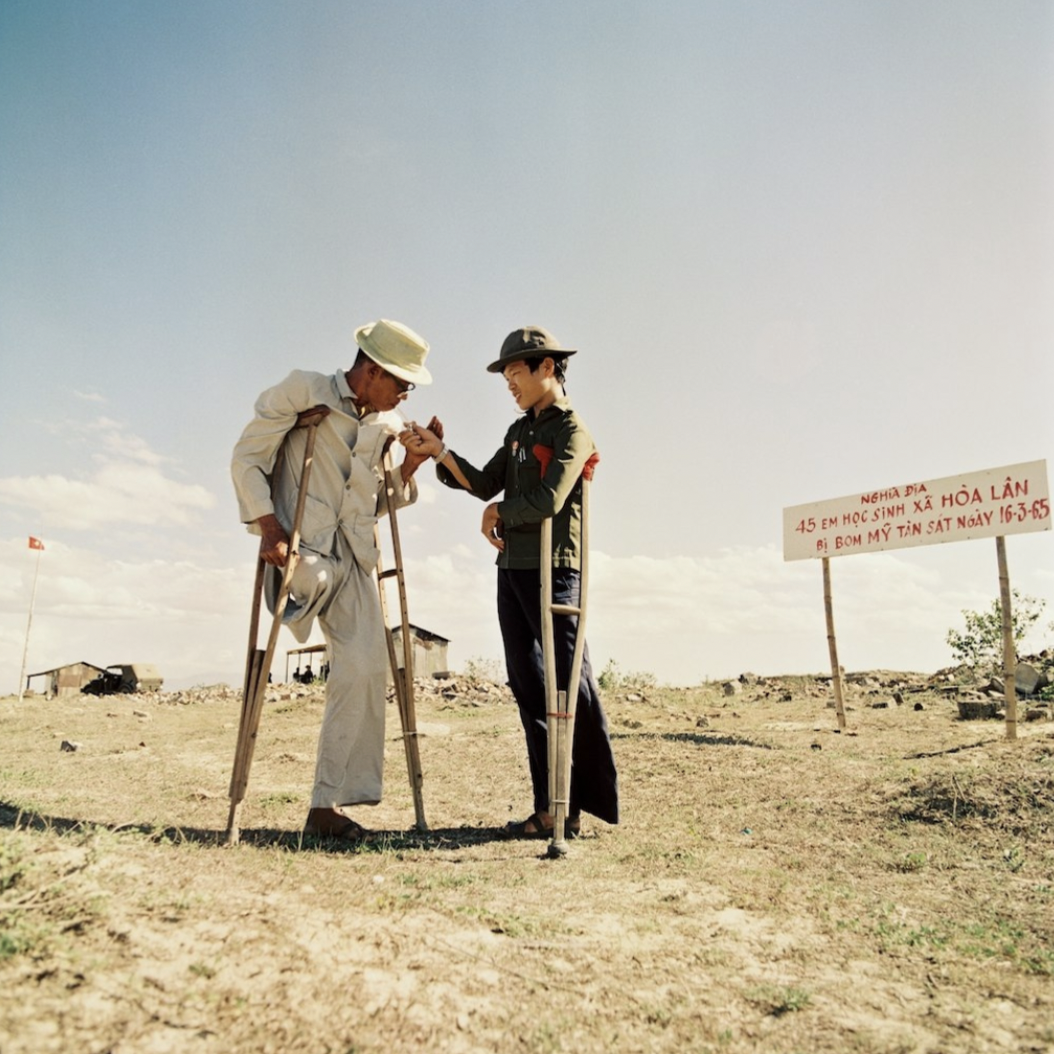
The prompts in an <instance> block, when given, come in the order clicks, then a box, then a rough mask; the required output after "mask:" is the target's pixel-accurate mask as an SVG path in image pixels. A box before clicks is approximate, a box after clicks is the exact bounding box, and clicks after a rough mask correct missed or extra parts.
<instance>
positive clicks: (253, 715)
mask: <svg viewBox="0 0 1054 1054" xmlns="http://www.w3.org/2000/svg"><path fill="white" fill-rule="evenodd" d="M318 425H319V419H315V420H314V421H310V422H308V423H307V425H306V427H307V429H308V433H307V442H306V445H305V447H304V463H303V466H302V468H301V470H300V490H299V491H298V492H297V498H296V512H295V513H294V515H293V529H292V533H291V534H290V536H289V555H288V556H287V557H286V562H285V568H284V571H283V574H282V585H281V587H280V589H279V591H278V597H277V599H276V600H275V606H274V617H273V618H272V620H271V632H270V634H269V635H268V637H267V647H266V648H264V649H262V650H261V649H260V648H258V647H257V641H258V638H259V629H260V608H261V606H262V594H263V584H264V573H265V571H266V568H267V565H266V564H265V563H264V561H263V558H262V557H259V556H258V557H257V558H256V579H255V584H254V586H253V604H252V614H251V616H250V618H249V648H248V654H247V655H246V660H245V681H244V684H243V686H242V713H241V720H240V722H239V725H238V742H237V746H236V747H235V750H234V768H233V770H232V771H231V785H230V791H229V794H228V796H229V797H230V800H231V808H230V813H229V814H228V816H227V844H228V845H237V844H238V806H239V805H241V803H242V801H243V799H244V798H245V791H246V788H247V787H248V785H249V769H250V768H251V766H252V762H253V751H254V750H255V749H256V734H257V732H258V731H259V729H260V715H261V714H262V712H263V701H264V695H265V692H266V689H267V675H268V672H269V670H270V669H271V660H272V659H273V658H274V651H275V645H276V644H277V643H278V631H279V630H280V629H281V628H282V615H283V614H284V613H285V608H286V603H287V602H288V600H289V585H290V582H291V581H292V579H293V572H294V571H295V570H296V565H297V561H298V560H299V559H300V554H299V552H298V551H297V550H298V547H299V545H300V525H301V523H302V522H303V519H304V505H305V504H306V502H307V484H308V479H309V478H310V476H311V462H312V460H313V458H314V455H315V433H316V430H317V428H318ZM285 445H286V444H285V442H283V443H282V446H281V447H280V448H279V451H278V456H277V457H276V458H275V465H274V469H273V471H272V473H271V489H272V492H273V491H274V488H275V487H276V486H277V483H278V478H279V475H280V473H281V471H282V462H283V459H284V457H285Z"/></svg>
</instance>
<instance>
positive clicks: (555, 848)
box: [545, 839, 567, 860]
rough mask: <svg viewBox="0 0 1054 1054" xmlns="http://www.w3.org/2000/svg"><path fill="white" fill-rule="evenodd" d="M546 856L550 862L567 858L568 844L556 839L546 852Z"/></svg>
mask: <svg viewBox="0 0 1054 1054" xmlns="http://www.w3.org/2000/svg"><path fill="white" fill-rule="evenodd" d="M545 855H546V856H547V857H549V859H550V860H560V859H562V858H563V857H565V856H567V842H564V841H559V842H558V841H556V840H555V839H554V840H553V841H551V842H550V843H549V848H548V849H547V850H546V851H545Z"/></svg>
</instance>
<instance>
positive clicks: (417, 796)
mask: <svg viewBox="0 0 1054 1054" xmlns="http://www.w3.org/2000/svg"><path fill="white" fill-rule="evenodd" d="M319 423H320V419H315V420H313V421H309V422H307V423H306V424H305V425H303V426H301V427H306V428H307V429H308V433H307V441H306V444H305V447H304V461H303V465H302V467H301V472H300V488H299V491H298V492H297V501H296V511H295V513H294V516H293V527H292V532H291V533H290V536H289V555H288V557H287V558H286V564H285V568H284V569H283V573H282V584H281V586H280V587H279V591H278V596H277V598H276V600H275V605H274V613H273V618H272V621H271V630H270V633H269V634H268V637H267V645H266V647H265V648H263V649H261V648H259V647H258V646H257V645H258V640H259V630H260V609H261V606H262V597H263V587H264V575H265V571H266V567H267V565H266V564H265V563H264V561H263V559H262V558H260V557H258V558H257V561H256V579H255V584H254V586H253V602H252V614H251V616H250V620H249V647H248V653H247V656H246V662H245V681H244V685H243V690H242V711H241V720H240V721H239V724H238V741H237V745H236V747H235V752H234V767H233V769H232V772H231V783H230V791H229V797H230V802H231V805H230V813H229V814H228V817H227V843H228V845H236V844H237V842H238V838H239V830H238V808H239V806H240V805H241V803H242V801H243V800H244V798H245V792H246V789H247V787H248V785H249V769H250V768H251V766H252V760H253V753H254V751H255V749H256V737H257V733H258V732H259V729H260V716H261V714H262V711H263V701H264V695H265V692H266V688H267V681H268V672H269V671H270V669H271V661H272V660H273V658H274V652H275V646H276V644H277V642H278V631H279V630H280V629H281V627H282V616H283V614H284V613H285V609H286V604H287V603H288V601H289V588H290V583H291V582H292V579H293V572H294V571H295V570H296V565H297V561H298V560H299V557H300V554H299V551H298V550H299V545H300V527H301V524H302V523H303V519H304V506H305V504H306V502H307V492H308V480H309V479H310V477H311V464H312V461H313V459H314V452H315V435H316V430H317V429H318V426H319ZM390 446H391V440H390V439H389V440H388V442H387V443H386V445H385V448H384V455H383V462H382V464H383V472H384V497H385V503H386V508H387V512H388V520H389V523H390V525H391V532H392V546H393V549H394V562H395V567H394V568H393V569H392V570H390V571H382V570H381V568H380V565H378V568H377V588H378V590H379V593H380V604H381V614H382V618H383V621H384V632H385V636H386V638H387V643H388V660H389V663H390V665H391V669H392V678H393V680H394V682H395V694H396V699H397V701H398V705H399V718H400V721H401V723H402V730H403V743H404V745H405V748H406V764H407V770H408V772H409V776H410V788H411V792H412V794H413V800H414V813H415V816H416V824H417V829H418V830H419V831H426V830H428V826H427V824H426V823H425V816H424V798H423V792H422V788H423V783H424V778H423V775H422V772H421V759H420V754H419V751H418V744H417V719H416V714H415V709H414V696H413V651H412V642H411V640H410V622H409V615H408V611H407V606H406V583H405V579H404V576H403V566H402V549H401V546H400V543H399V527H398V522H397V520H396V516H395V489H394V488H395V484H394V482H393V479H392V462H391V455H390V452H389V451H390ZM284 457H285V443H283V444H282V446H281V447H280V448H279V451H278V456H277V458H276V459H275V465H274V469H273V471H272V474H271V479H272V488H273V487H274V486H275V485H276V483H277V481H278V478H279V476H280V474H281V470H282V462H283V459H284ZM377 548H378V550H380V544H379V538H378V544H377ZM393 575H394V576H396V577H397V582H398V586H399V607H400V610H401V612H402V638H403V656H404V660H403V668H402V669H401V670H400V669H399V668H398V664H397V661H396V656H395V643H394V639H393V634H392V630H391V628H390V627H389V626H388V616H387V604H386V602H385V596H384V580H385V579H386V578H388V577H390V576H393Z"/></svg>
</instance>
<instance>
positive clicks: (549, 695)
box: [534, 446, 600, 858]
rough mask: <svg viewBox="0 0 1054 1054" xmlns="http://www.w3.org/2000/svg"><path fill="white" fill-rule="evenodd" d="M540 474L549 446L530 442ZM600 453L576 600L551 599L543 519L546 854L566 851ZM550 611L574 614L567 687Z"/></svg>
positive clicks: (585, 503)
mask: <svg viewBox="0 0 1054 1054" xmlns="http://www.w3.org/2000/svg"><path fill="white" fill-rule="evenodd" d="M534 453H535V456H536V457H538V460H539V461H541V462H542V474H543V475H544V474H545V470H546V467H547V466H548V463H549V459H550V458H551V457H552V450H550V449H548V448H546V447H538V446H536V447H535V448H534ZM599 460H600V455H599V454H595V453H594V454H593V456H592V457H590V459H589V460H588V461H587V462H586V464H585V467H584V468H583V470H582V539H581V541H582V570H581V577H580V589H579V595H578V604H554V603H553V520H552V517H551V516H548V517H546V518H545V519H544V520H542V538H541V566H542V576H541V577H542V584H541V590H542V662H543V665H544V670H545V711H546V721H545V723H546V732H547V745H548V758H549V813H550V815H551V816H552V817H553V837H552V840H551V841H550V842H549V849H548V855H549V856H550V857H551V858H556V857H561V856H566V855H567V838H566V832H565V830H564V828H565V827H566V823H567V814H568V810H569V809H570V805H571V752H572V746H573V745H574V736H575V714H576V713H577V712H578V693H579V687H580V684H579V682H580V681H581V679H582V658H583V656H584V654H585V647H586V594H587V590H588V586H589V483H590V480H592V478H593V473H594V472H595V471H596V466H597V462H598V461H599ZM553 615H568V616H572V617H575V616H576V617H577V618H578V625H577V627H576V629H575V650H574V656H573V658H572V660H571V672H570V676H569V677H568V681H567V687H566V689H565V690H563V691H559V690H558V689H557V683H556V654H555V649H554V646H553V645H554V642H553Z"/></svg>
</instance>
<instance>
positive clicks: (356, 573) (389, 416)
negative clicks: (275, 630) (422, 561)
mask: <svg viewBox="0 0 1054 1054" xmlns="http://www.w3.org/2000/svg"><path fill="white" fill-rule="evenodd" d="M355 340H356V343H357V345H358V348H359V351H358V355H357V357H356V359H355V362H354V364H353V365H352V367H351V369H350V370H346V371H345V370H339V371H338V372H337V373H335V374H322V373H311V372H307V371H303V370H294V371H293V372H292V373H291V374H290V375H289V376H288V377H287V378H286V379H285V380H284V381H282V382H281V383H280V384H277V385H275V386H274V387H273V388H268V389H267V391H265V392H264V393H263V394H262V395H261V396H260V397H259V399H257V401H256V415H255V417H254V418H253V420H252V421H251V422H250V423H249V424H248V425H247V426H246V428H245V431H244V432H243V433H242V436H241V438H240V439H239V440H238V442H237V444H236V445H235V448H234V455H233V459H232V463H231V474H232V477H233V480H234V489H235V492H236V494H237V498H238V506H239V512H240V514H241V519H242V522H243V523H246V524H248V525H249V530H250V531H251V532H252V533H254V534H258V535H260V536H261V538H260V556H261V558H262V559H263V560H264V562H265V563H267V564H268V565H270V567H269V568H268V576H267V579H266V586H265V592H266V593H267V598H268V604H269V606H270V607H271V609H272V610H273V609H274V601H275V598H276V596H277V592H278V588H279V585H280V581H281V571H280V569H281V568H283V567H284V566H285V563H286V560H287V558H288V555H289V534H290V531H291V530H292V525H293V516H294V512H295V509H296V500H297V492H298V489H299V486H300V473H301V469H302V466H303V455H304V450H305V444H306V441H307V440H306V429H297V430H295V426H296V425H297V424H298V423H301V424H303V423H305V422H310V421H312V420H316V419H317V420H318V421H319V424H318V432H317V435H316V439H315V450H314V459H313V462H312V468H311V476H310V480H309V487H308V495H307V503H306V506H305V510H304V516H303V522H302V524H301V534H300V545H299V553H300V559H299V561H298V563H297V566H296V569H295V571H294V574H293V578H292V583H291V587H290V597H289V603H288V605H287V607H286V612H285V615H284V619H285V621H286V622H287V624H288V626H289V628H290V629H291V631H292V632H293V635H294V636H295V637H296V638H297V640H298V641H300V642H301V643H303V642H305V641H306V640H307V639H308V637H309V635H310V633H311V627H312V624H313V622H314V619H315V618H317V619H318V621H319V625H320V626H321V627H322V632H323V634H324V635H325V638H326V643H327V644H328V646H329V658H330V663H331V669H330V675H329V679H328V680H327V682H326V707H325V712H324V714H323V718H322V728H321V731H320V733H319V740H318V757H317V762H316V768H315V785H314V790H313V792H312V795H311V806H310V810H309V812H308V817H307V822H306V824H305V826H304V833H305V834H311V835H320V836H325V837H333V838H340V839H345V840H350V841H356V840H359V839H361V838H363V837H365V836H366V834H367V833H368V832H367V831H366V829H365V828H364V827H362V826H361V825H360V824H358V823H356V821H355V820H353V819H352V818H351V817H350V816H349V815H347V813H346V812H345V811H344V809H345V808H346V807H347V806H351V805H376V804H377V803H378V802H379V801H380V799H381V790H382V774H383V764H384V711H385V693H386V680H387V665H386V664H387V654H388V653H387V646H386V643H385V638H384V624H383V621H382V618H381V610H380V600H379V597H378V593H377V586H376V582H375V579H374V577H373V572H374V570H375V568H376V566H377V561H378V558H379V553H378V551H377V549H376V546H375V536H374V527H375V525H376V523H377V517H378V516H379V515H381V514H382V512H383V511H384V510H383V490H382V487H383V480H384V477H383V469H382V467H381V461H382V458H383V455H384V451H385V448H386V445H387V443H388V442H389V441H390V440H391V439H392V438H393V437H395V436H398V435H402V436H404V438H405V437H406V436H407V435H409V433H408V431H407V427H406V424H405V423H404V421H403V419H402V418H401V416H400V415H399V414H397V413H396V412H395V409H396V407H397V406H398V405H399V404H400V403H401V402H403V400H405V399H406V398H407V396H408V394H409V393H410V392H411V391H413V389H414V388H415V387H416V386H417V385H421V384H430V383H431V380H432V378H431V375H430V374H429V372H428V370H427V369H426V368H425V364H424V363H425V358H426V356H427V354H428V350H429V348H428V344H427V342H426V341H424V340H423V339H422V338H421V337H420V336H418V335H417V334H416V333H415V332H414V331H413V330H411V329H409V328H408V327H406V326H404V325H402V324H401V323H399V322H389V321H388V320H386V319H381V320H379V321H377V322H371V323H369V324H368V325H365V326H362V327H361V328H359V329H358V330H357V331H356V333H355ZM430 427H432V428H438V430H439V431H440V432H441V431H442V426H441V425H439V422H438V421H436V420H435V419H433V421H432V422H431V424H430ZM283 442H285V443H286V444H287V447H286V454H285V456H284V458H283V461H282V466H281V469H280V472H279V478H278V479H277V480H275V483H274V488H273V494H272V486H271V483H270V479H269V475H270V473H271V472H272V469H273V468H274V464H275V459H276V456H277V454H278V451H279V449H280V448H281V446H282V444H283ZM426 460H427V456H426V455H423V454H421V453H410V452H406V453H405V455H404V458H403V461H402V464H401V466H400V469H399V473H400V477H401V483H402V486H401V487H399V486H397V487H396V493H395V501H396V506H397V507H402V506H404V505H409V504H411V503H412V502H414V501H416V499H417V488H416V484H415V483H414V481H413V475H414V473H415V472H416V471H417V468H418V467H419V466H420V465H421V463H422V462H424V461H426Z"/></svg>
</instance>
